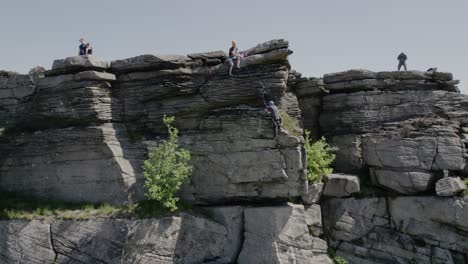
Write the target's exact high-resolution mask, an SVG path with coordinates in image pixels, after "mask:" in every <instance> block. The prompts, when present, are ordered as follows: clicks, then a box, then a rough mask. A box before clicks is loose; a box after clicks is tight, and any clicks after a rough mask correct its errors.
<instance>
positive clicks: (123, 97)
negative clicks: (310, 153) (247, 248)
mask: <svg viewBox="0 0 468 264" xmlns="http://www.w3.org/2000/svg"><path fill="white" fill-rule="evenodd" d="M290 53H291V51H290V50H288V43H287V41H284V40H274V41H270V42H267V43H263V44H260V45H258V46H256V47H254V48H252V49H250V50H249V51H248V56H247V57H245V58H244V59H243V60H242V63H241V68H240V69H239V70H237V69H236V70H234V76H229V75H228V67H229V64H228V63H226V62H224V61H225V59H226V55H225V54H224V53H223V52H209V53H197V54H189V55H188V56H157V55H143V56H138V57H134V58H129V59H124V60H117V61H113V62H112V63H111V66H110V70H111V71H112V72H114V73H115V74H116V75H117V80H116V82H115V83H114V85H113V95H114V96H115V97H116V98H117V99H118V100H119V101H120V102H121V104H122V118H123V122H124V123H125V124H126V126H127V127H128V128H129V129H130V130H131V131H130V133H131V134H134V135H139V136H140V138H141V140H142V141H144V142H145V143H147V144H148V145H152V143H151V142H152V141H153V142H154V141H157V139H158V138H159V137H164V135H165V134H166V128H165V126H164V124H163V123H162V118H163V116H164V115H172V116H175V126H176V127H177V128H178V129H179V131H180V134H181V135H180V142H181V144H182V145H183V146H184V147H186V148H188V149H189V150H190V151H191V152H192V153H193V164H194V171H193V175H192V177H191V178H190V181H189V182H187V184H186V185H185V186H184V188H183V190H182V195H183V197H184V198H185V199H186V200H190V201H192V202H195V203H200V204H212V203H224V202H232V201H240V200H244V201H248V200H254V199H255V200H258V199H265V198H266V199H285V198H288V197H291V196H300V195H301V194H303V193H305V191H306V188H307V184H306V179H305V173H304V166H303V163H304V162H303V159H304V157H303V151H302V141H301V139H300V138H297V137H294V136H292V135H291V134H289V133H287V132H286V131H282V132H281V133H280V135H279V137H278V141H275V140H274V138H273V127H272V122H271V119H270V117H269V116H268V115H267V114H266V113H265V111H264V101H265V100H272V101H274V102H275V103H276V104H277V105H281V103H282V102H284V103H283V105H282V108H284V109H285V111H286V112H290V113H299V109H298V107H297V104H294V100H283V99H284V98H285V95H286V93H287V80H288V72H289V63H288V61H287V56H288V55H289V54H290ZM295 101H296V102H297V100H295Z"/></svg>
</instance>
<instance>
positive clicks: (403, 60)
mask: <svg viewBox="0 0 468 264" xmlns="http://www.w3.org/2000/svg"><path fill="white" fill-rule="evenodd" d="M397 59H398V71H400V69H401V66H403V68H405V71H407V70H408V69H406V60H407V59H408V57H407V56H406V54H405V53H403V52H402V53H400V55H398V58H397Z"/></svg>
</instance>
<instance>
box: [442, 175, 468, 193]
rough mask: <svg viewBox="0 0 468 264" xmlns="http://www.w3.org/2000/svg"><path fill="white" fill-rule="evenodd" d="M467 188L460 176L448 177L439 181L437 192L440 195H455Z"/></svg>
mask: <svg viewBox="0 0 468 264" xmlns="http://www.w3.org/2000/svg"><path fill="white" fill-rule="evenodd" d="M465 189H466V184H465V183H464V182H463V181H462V180H461V179H460V177H447V178H443V179H440V180H438V181H437V183H436V193H437V195H439V196H455V195H457V194H460V193H461V192H463V190H465Z"/></svg>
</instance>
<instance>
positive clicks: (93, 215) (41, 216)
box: [0, 193, 190, 220]
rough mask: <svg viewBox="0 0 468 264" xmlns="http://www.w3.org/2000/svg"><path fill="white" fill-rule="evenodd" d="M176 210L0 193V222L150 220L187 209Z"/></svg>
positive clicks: (152, 205)
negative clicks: (110, 219)
mask: <svg viewBox="0 0 468 264" xmlns="http://www.w3.org/2000/svg"><path fill="white" fill-rule="evenodd" d="M179 208H180V209H179V210H178V211H176V212H170V211H169V210H167V209H164V207H163V206H162V205H161V204H159V203H158V202H154V201H141V202H136V203H131V204H127V205H112V204H110V203H102V204H90V203H83V204H76V203H65V202H61V201H45V200H36V199H28V198H24V197H20V196H16V195H14V194H10V193H7V194H4V193H3V194H0V219H2V220H33V219H37V220H89V219H99V218H130V219H140V218H153V217H162V216H169V215H174V214H177V213H178V212H180V211H187V210H190V208H189V206H188V205H186V204H183V203H180V205H179Z"/></svg>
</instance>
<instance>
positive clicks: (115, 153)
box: [0, 57, 144, 203]
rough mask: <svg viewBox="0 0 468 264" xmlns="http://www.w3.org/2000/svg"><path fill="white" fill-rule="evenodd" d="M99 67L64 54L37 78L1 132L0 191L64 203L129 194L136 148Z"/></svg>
mask: <svg viewBox="0 0 468 264" xmlns="http://www.w3.org/2000/svg"><path fill="white" fill-rule="evenodd" d="M107 68H108V65H107V63H106V62H103V61H101V60H98V59H96V58H94V57H71V58H67V59H65V60H58V61H55V62H54V65H53V67H52V70H50V71H48V72H46V77H44V78H40V79H38V80H37V84H36V89H37V92H36V94H35V95H34V97H33V98H32V100H31V102H30V104H31V106H30V110H31V111H30V112H29V113H28V115H27V117H25V120H24V122H22V123H21V124H18V125H17V126H15V127H13V128H12V129H14V130H15V133H8V134H7V135H6V136H4V137H3V138H2V141H3V142H7V144H5V145H6V147H4V148H3V147H2V156H1V159H2V160H1V167H0V175H1V176H0V188H1V189H2V190H4V191H9V192H14V193H18V194H21V195H26V196H31V197H39V198H45V199H55V200H63V201H69V202H83V201H86V202H104V201H109V202H113V203H124V202H127V201H128V200H129V199H132V197H133V196H135V193H137V192H138V191H139V190H137V189H135V188H134V185H135V183H136V182H137V179H136V176H137V175H138V173H137V171H138V170H140V169H139V168H138V167H137V166H136V165H135V164H133V163H134V160H136V159H138V158H140V159H141V158H142V157H143V156H142V155H143V153H144V151H142V150H139V149H138V148H137V147H136V146H135V145H134V144H131V143H130V141H129V140H128V138H127V133H126V130H125V127H124V126H123V125H122V124H121V123H120V122H119V120H120V118H121V117H120V113H119V112H118V108H119V107H118V105H119V104H118V101H116V100H115V99H114V98H113V97H112V96H111V82H112V81H114V80H115V76H114V75H113V74H111V73H108V72H106V71H107ZM116 108H117V109H116ZM140 192H141V191H140Z"/></svg>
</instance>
